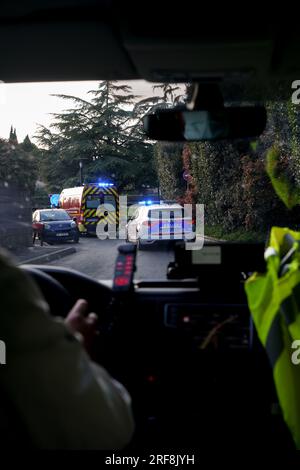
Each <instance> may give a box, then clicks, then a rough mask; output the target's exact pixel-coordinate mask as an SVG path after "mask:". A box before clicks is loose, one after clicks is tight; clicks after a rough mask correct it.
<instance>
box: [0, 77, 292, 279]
mask: <svg viewBox="0 0 300 470" xmlns="http://www.w3.org/2000/svg"><path fill="white" fill-rule="evenodd" d="M2 86H3V87H4V88H3V93H2V94H1V96H3V97H4V99H3V100H2V101H3V102H2V103H1V106H2V108H3V112H2V115H3V116H6V118H5V119H2V120H1V123H0V136H1V139H0V159H1V167H0V168H1V177H0V178H1V195H2V197H1V220H2V221H5V230H4V229H3V230H2V231H1V234H2V235H1V236H2V240H1V244H2V246H5V247H6V248H8V249H9V250H11V251H12V252H13V253H14V255H15V256H16V257H17V258H19V260H20V263H21V262H22V260H23V259H26V260H27V259H28V250H31V252H32V250H36V251H38V252H39V253H40V251H41V250H42V251H43V252H50V251H54V250H60V253H61V256H60V258H59V259H56V260H55V261H51V263H52V264H55V265H58V266H66V267H70V268H74V269H77V270H79V271H81V272H84V273H85V274H88V275H92V276H94V277H95V278H98V279H112V277H113V270H114V262H115V258H116V256H117V252H118V246H119V245H121V244H127V243H129V244H130V243H131V244H136V245H137V246H138V247H139V250H138V258H137V271H136V274H135V276H136V278H137V279H158V278H161V279H165V278H166V273H167V265H168V263H169V262H170V261H172V260H173V245H174V244H173V243H172V235H173V234H174V231H175V230H176V237H177V239H178V237H179V238H180V234H179V231H180V227H181V224H180V221H178V220H177V219H179V220H180V218H183V219H184V223H182V227H183V232H182V240H183V241H185V237H187V238H188V236H189V235H190V232H191V231H194V235H195V239H197V234H198V232H197V227H198V226H199V227H200V226H203V225H204V229H203V230H204V240H205V242H207V243H208V242H209V241H212V240H213V241H215V240H221V241H222V242H234V243H235V242H258V241H259V242H265V240H266V237H267V235H268V233H269V230H270V227H271V226H273V225H281V226H282V225H288V226H290V227H298V225H297V224H298V222H299V220H298V219H299V214H298V212H299V211H298V208H299V203H300V201H299V187H300V163H299V144H300V133H299V129H300V127H299V113H298V106H299V105H297V103H296V102H294V101H292V98H291V97H292V93H291V96H290V97H289V98H288V99H287V100H285V101H283V100H281V101H274V100H268V101H265V102H263V103H262V102H260V104H264V105H265V106H266V109H267V114H268V122H267V128H266V130H265V132H264V133H263V134H262V135H261V136H259V137H256V138H245V139H239V140H234V141H225V140H224V141H218V142H210V143H208V142H178V143H177V142H165V141H152V140H149V139H147V137H146V135H145V134H144V131H143V128H142V119H143V116H145V115H146V114H147V113H149V112H150V111H154V110H155V109H157V108H158V107H160V108H169V107H170V106H173V105H177V104H179V105H184V104H185V103H186V101H187V99H188V96H189V95H190V90H191V84H189V83H180V84H174V83H163V84H160V83H154V84H153V83H148V82H146V81H142V80H138V81H128V82H124V81H121V82H116V81H100V82H95V81H90V82H60V83H56V82H51V83H23V84H22V83H20V84H8V85H5V84H3V85H2ZM293 93H295V92H293ZM239 100H240V98H239ZM240 103H241V105H243V104H244V103H243V101H239V104H240ZM252 104H255V103H251V102H250V105H252ZM37 123H38V124H37ZM151 205H153V206H155V207H157V206H160V208H159V210H158V211H157V212H156V213H157V214H158V218H157V223H156V224H154V223H153V227H154V228H155V237H152V232H151V229H152V225H151V224H150V225H149V224H148V225H147V222H145V224H143V220H142V218H143V217H144V218H145V219H147V214H148V217H150V218H153V217H152V215H153V211H152V209H151ZM172 205H173V207H172ZM174 205H175V208H174ZM176 205H177V207H178V208H176ZM142 206H149V212H147V210H145V211H141V210H140V208H141V207H142ZM199 206H201V208H202V209H201V210H202V211H204V213H203V214H204V215H203V217H202V218H201V217H200V219H199V217H198V218H197V217H195V214H196V213H195V207H196V208H197V207H199ZM180 207H182V209H181V208H180ZM191 207H192V209H190V208H191ZM170 208H171V209H170ZM45 209H53V210H47V211H45V212H43V211H42V212H41V220H42V221H52V220H70V219H74V220H75V221H76V230H78V234H79V235H80V236H79V243H78V244H76V246H75V248H74V250H73V251H72V253H71V254H70V250H67V245H68V244H69V243H73V242H72V240H68V239H66V240H64V236H65V232H61V233H58V234H57V237H59V239H57V243H56V240H53V239H52V240H51V244H48V243H47V240H45V243H44V244H43V246H38V242H35V246H34V247H33V248H32V230H33V229H32V224H31V219H32V214H33V212H35V211H36V210H45ZM57 209H60V210H57ZM121 209H122V210H121ZM199 213H202V212H201V211H200V212H199ZM196 215H197V214H196ZM166 219H167V220H169V219H170V224H168V223H166ZM173 219H176V224H175V223H174V222H172V220H173ZM163 221H164V222H163ZM197 224H198V225H197ZM120 226H122V230H119V228H120ZM195 227H196V228H195ZM2 228H3V227H2ZM200 229H201V227H200ZM201 230H202V229H201ZM201 230H200V231H201ZM4 232H5V233H4ZM55 236H56V235H55ZM161 236H162V237H163V240H160V237H161ZM168 237H169V238H168ZM75 238H76V237H75ZM75 238H74V239H75ZM62 243H65V248H66V250H64V247H63V248H62ZM26 250H27V251H26ZM64 251H65V252H66V253H65V254H66V256H64ZM36 256H37V254H36V253H34V257H35V258H36ZM41 262H44V261H42V258H41ZM51 263H50V264H51Z"/></svg>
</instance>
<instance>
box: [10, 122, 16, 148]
mask: <svg viewBox="0 0 300 470" xmlns="http://www.w3.org/2000/svg"><path fill="white" fill-rule="evenodd" d="M9 142H10V143H11V144H13V145H18V138H17V132H16V128H13V126H11V127H10V133H9Z"/></svg>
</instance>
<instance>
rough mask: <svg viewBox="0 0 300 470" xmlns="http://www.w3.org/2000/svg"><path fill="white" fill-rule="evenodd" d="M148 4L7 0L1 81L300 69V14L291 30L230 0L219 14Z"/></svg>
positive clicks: (0, 39) (2, 16)
mask: <svg viewBox="0 0 300 470" xmlns="http://www.w3.org/2000/svg"><path fill="white" fill-rule="evenodd" d="M225 3H226V5H225ZM172 6H173V9H172ZM141 8H142V7H141V5H140V3H138V2H135V1H132V2H129V3H128V2H120V1H117V0H44V1H43V2H40V1H38V0H30V1H29V0H28V1H27V2H26V3H25V2H21V1H20V0H15V1H10V2H9V1H8V0H5V1H4V2H2V4H1V11H0V54H1V64H0V80H3V81H4V82H37V81H60V80H63V81H66V80H131V79H140V78H144V79H147V80H151V81H164V82H168V81H170V82H172V81H173V82H180V81H181V82H187V81H198V80H208V79H209V80H210V79H213V80H224V79H225V80H228V81H230V80H235V79H236V77H237V76H238V78H239V79H242V80H244V79H246V80H251V79H252V78H254V80H257V79H260V78H261V77H262V79H263V80H264V79H265V77H267V80H268V79H269V77H275V78H277V77H281V76H284V77H286V76H289V77H290V76H293V77H294V78H295V74H296V73H297V71H299V73H300V65H298V53H297V52H298V51H299V47H300V32H299V31H298V29H299V28H293V24H292V22H293V16H296V15H292V17H291V15H290V16H289V22H290V29H289V34H286V32H285V30H284V28H282V23H283V21H284V20H283V15H284V13H283V12H282V11H279V12H277V10H276V9H272V11H268V12H267V13H266V14H264V13H263V12H262V11H261V10H260V11H259V15H258V13H257V10H255V8H251V9H248V10H247V15H246V16H247V18H245V15H244V7H243V8H242V7H239V8H237V7H236V5H235V15H232V8H230V2H224V4H221V5H219V4H218V14H217V15H216V14H215V9H216V6H215V5H202V4H201V12H200V14H199V15H198V14H196V10H195V7H194V6H193V7H191V10H190V11H187V13H186V15H185V16H184V15H183V18H181V17H180V15H179V13H178V10H176V8H174V4H173V2H171V1H170V0H166V1H165V2H164V3H163V4H162V2H158V1H157V0H152V2H151V5H150V4H145V5H144V6H143V12H142V11H141ZM194 12H195V13H194ZM141 13H143V18H139V16H140V15H141ZM193 13H194V14H193ZM213 15H214V16H213ZM239 15H240V21H239V20H238V17H239ZM206 18H208V20H206ZM209 19H210V20H209ZM253 25H254V26H253ZM283 39H284V40H283ZM296 78H297V77H296ZM267 80H266V81H267Z"/></svg>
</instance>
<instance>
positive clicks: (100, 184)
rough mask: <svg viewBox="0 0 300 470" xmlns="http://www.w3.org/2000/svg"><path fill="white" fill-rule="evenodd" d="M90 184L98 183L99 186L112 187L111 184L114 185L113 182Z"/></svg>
mask: <svg viewBox="0 0 300 470" xmlns="http://www.w3.org/2000/svg"><path fill="white" fill-rule="evenodd" d="M90 184H97V185H98V186H99V188H110V187H111V186H114V184H113V183H90Z"/></svg>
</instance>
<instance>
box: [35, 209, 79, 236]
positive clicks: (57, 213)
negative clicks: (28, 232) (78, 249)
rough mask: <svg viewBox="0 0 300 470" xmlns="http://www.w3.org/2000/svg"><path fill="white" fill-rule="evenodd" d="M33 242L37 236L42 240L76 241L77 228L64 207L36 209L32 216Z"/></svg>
mask: <svg viewBox="0 0 300 470" xmlns="http://www.w3.org/2000/svg"><path fill="white" fill-rule="evenodd" d="M32 230H33V243H34V242H35V239H36V238H39V240H40V241H41V244H43V242H47V243H54V242H58V241H59V242H62V241H73V242H75V243H78V241H79V230H78V227H77V223H76V222H75V221H74V220H72V218H71V217H70V216H69V214H68V213H67V212H66V211H65V210H64V209H41V210H40V209H38V210H36V211H35V212H34V213H33V216H32Z"/></svg>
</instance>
